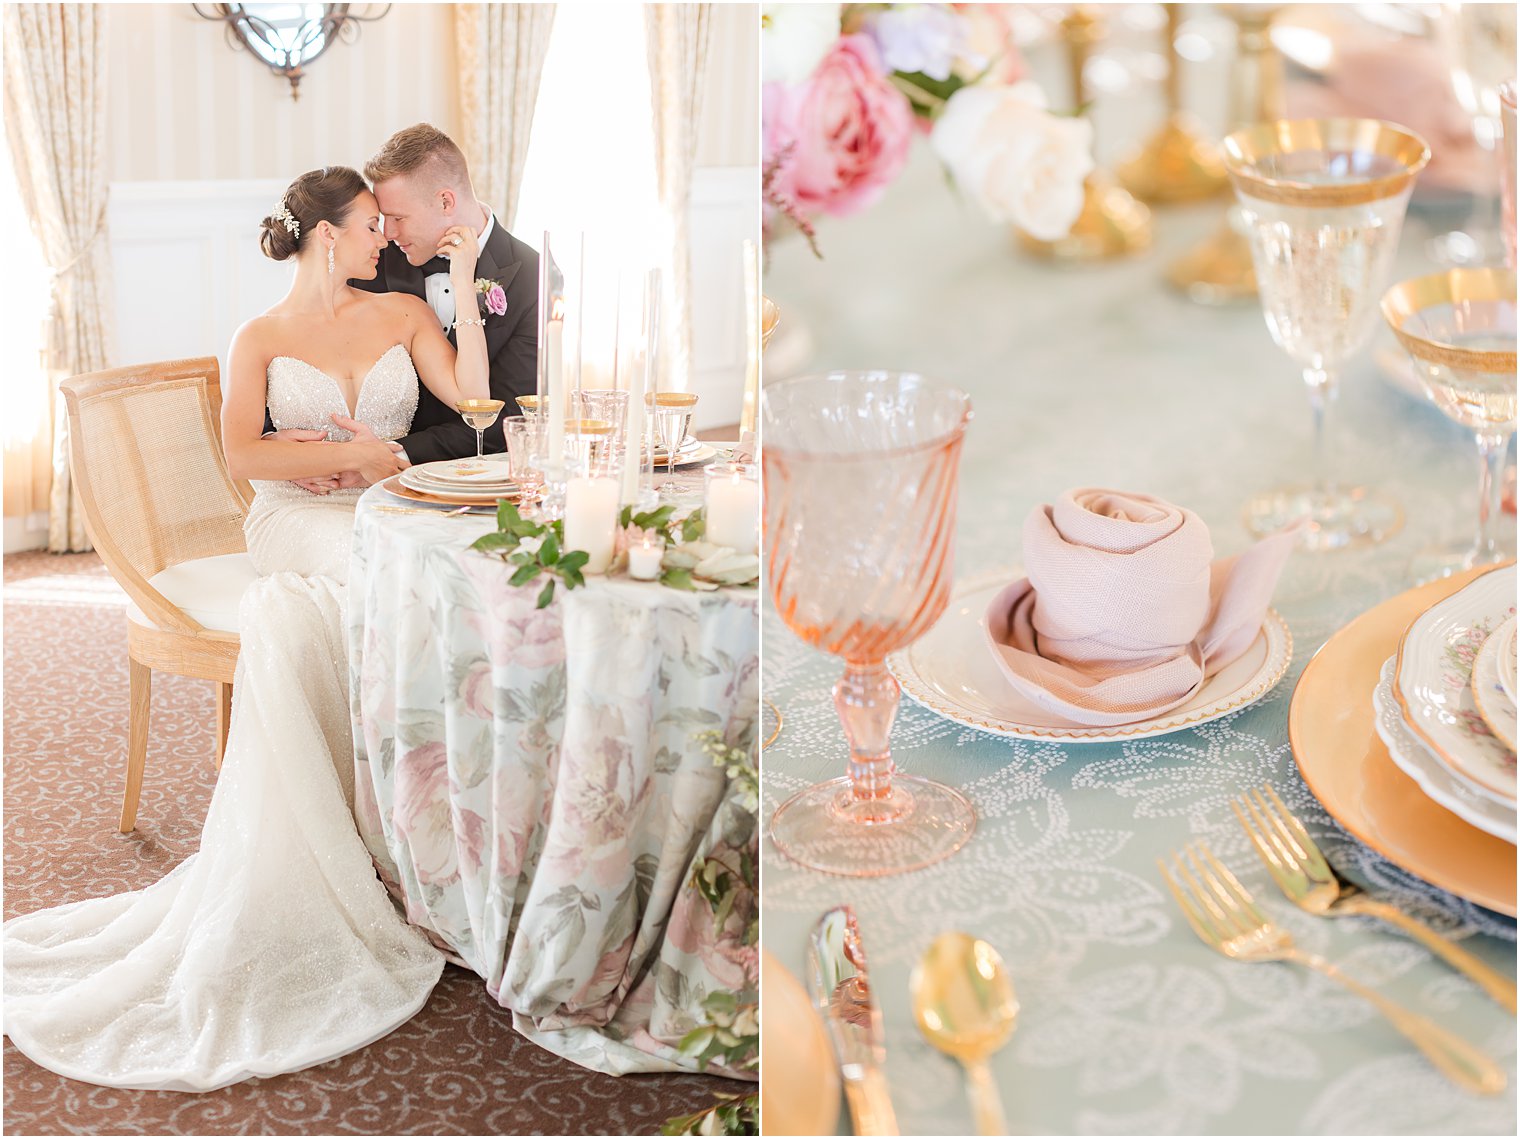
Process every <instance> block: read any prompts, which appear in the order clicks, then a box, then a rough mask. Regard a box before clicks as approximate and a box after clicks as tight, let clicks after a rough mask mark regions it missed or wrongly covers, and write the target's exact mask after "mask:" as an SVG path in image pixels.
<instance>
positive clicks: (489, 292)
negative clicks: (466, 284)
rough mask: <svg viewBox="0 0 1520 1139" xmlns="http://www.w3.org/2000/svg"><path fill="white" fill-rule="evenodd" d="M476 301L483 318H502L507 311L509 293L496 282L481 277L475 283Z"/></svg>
mask: <svg viewBox="0 0 1520 1139" xmlns="http://www.w3.org/2000/svg"><path fill="white" fill-rule="evenodd" d="M475 299H476V300H477V301H478V302H479V303H480V315H481V316H501V315H502V313H504V312H506V311H507V291H506V290H505V289H503V288H502V287H501V285H500V284H499V283H497V282H496V281H492V280H489V279H487V278H485V277H481V278H480V279H479V280H478V281H476V282H475Z"/></svg>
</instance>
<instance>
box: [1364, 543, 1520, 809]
mask: <svg viewBox="0 0 1520 1139" xmlns="http://www.w3.org/2000/svg"><path fill="white" fill-rule="evenodd" d="M1514 615H1515V567H1514V565H1513V564H1510V565H1507V566H1500V567H1497V568H1488V569H1486V570H1484V571H1482V572H1480V573H1478V574H1477V575H1476V576H1474V577H1473V579H1472V581H1470V582H1469V583H1468V584H1467V585H1466V586H1464V587H1463V588H1462V589H1459V590H1457V592H1455V593H1453V594H1452V595H1451V596H1449V597H1445V598H1442V599H1441V600H1440V601H1437V602H1436V603H1435V604H1433V605H1431V607H1430V608H1429V609H1427V610H1426V611H1425V612H1423V613H1421V614H1420V615H1419V616H1418V617H1416V618H1415V619H1414V620H1413V621H1412V622H1410V625H1409V628H1408V629H1407V630H1406V631H1405V633H1404V635H1403V636H1402V637H1401V638H1400V639H1399V645H1398V660H1397V663H1396V664H1395V666H1394V684H1393V692H1394V696H1395V697H1396V698H1397V699H1398V702H1399V706H1400V707H1401V708H1402V709H1403V713H1404V722H1405V723H1406V724H1408V725H1409V728H1410V730H1411V731H1413V732H1414V734H1415V735H1416V736H1418V737H1419V739H1420V741H1421V742H1422V743H1423V744H1424V745H1425V746H1426V747H1427V748H1429V749H1430V751H1431V753H1432V754H1433V755H1435V757H1436V758H1437V759H1439V760H1440V761H1441V763H1442V764H1444V765H1445V766H1446V767H1447V769H1448V770H1450V771H1451V772H1452V773H1453V774H1455V775H1457V776H1458V777H1460V778H1461V779H1462V780H1464V781H1465V782H1466V783H1467V784H1468V785H1469V786H1471V787H1472V788H1473V789H1474V790H1475V791H1477V792H1479V793H1480V794H1483V795H1487V796H1489V797H1490V798H1493V799H1495V800H1497V801H1499V802H1501V803H1504V804H1505V805H1507V806H1509V807H1510V808H1514V806H1515V752H1514V749H1513V748H1512V747H1510V746H1509V745H1508V744H1507V743H1506V742H1505V740H1504V739H1502V738H1501V737H1500V736H1498V735H1496V734H1495V733H1494V732H1493V730H1492V729H1491V728H1490V727H1489V726H1488V724H1487V723H1486V722H1485V720H1484V717H1483V715H1482V713H1481V712H1480V711H1479V708H1478V705H1477V702H1476V700H1475V698H1474V692H1473V664H1474V661H1475V660H1476V659H1477V656H1478V652H1479V650H1480V649H1481V648H1482V645H1483V642H1484V641H1485V640H1486V639H1487V638H1488V636H1489V635H1490V634H1491V633H1494V632H1496V631H1497V630H1498V629H1499V628H1500V627H1501V626H1502V625H1503V624H1504V622H1505V621H1506V620H1508V619H1509V618H1511V617H1513V616H1514Z"/></svg>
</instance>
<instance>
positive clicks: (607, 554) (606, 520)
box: [565, 474, 619, 573]
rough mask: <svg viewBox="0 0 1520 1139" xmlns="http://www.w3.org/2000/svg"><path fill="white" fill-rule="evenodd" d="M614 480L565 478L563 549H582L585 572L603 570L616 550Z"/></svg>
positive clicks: (616, 506) (610, 562)
mask: <svg viewBox="0 0 1520 1139" xmlns="http://www.w3.org/2000/svg"><path fill="white" fill-rule="evenodd" d="M618 490H619V486H618V480H617V479H615V478H609V477H601V476H595V475H584V474H577V475H571V476H570V477H569V478H568V479H567V480H566V481H565V549H566V550H585V551H586V555H587V557H586V565H585V570H584V572H586V573H606V572H607V567H608V566H610V565H611V564H612V555H613V553H614V552H615V551H616V549H617V521H618Z"/></svg>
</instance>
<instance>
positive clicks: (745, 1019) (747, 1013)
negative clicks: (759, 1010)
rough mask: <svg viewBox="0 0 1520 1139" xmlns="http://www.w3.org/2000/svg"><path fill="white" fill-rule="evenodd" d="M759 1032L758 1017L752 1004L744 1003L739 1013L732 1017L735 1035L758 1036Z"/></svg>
mask: <svg viewBox="0 0 1520 1139" xmlns="http://www.w3.org/2000/svg"><path fill="white" fill-rule="evenodd" d="M759 1034H760V1018H759V1017H757V1016H756V1015H755V1006H754V1005H745V1006H744V1007H743V1008H741V1009H740V1010H739V1015H738V1016H736V1017H734V1035H735V1036H758V1035H759Z"/></svg>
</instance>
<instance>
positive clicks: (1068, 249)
mask: <svg viewBox="0 0 1520 1139" xmlns="http://www.w3.org/2000/svg"><path fill="white" fill-rule="evenodd" d="M1061 33H1062V35H1063V37H1064V38H1065V40H1066V47H1067V52H1068V56H1069V60H1070V66H1071V87H1072V105H1073V107H1074V108H1075V109H1078V110H1080V109H1081V108H1083V107H1085V106H1086V105H1087V84H1086V81H1085V79H1084V78H1083V71H1084V69H1085V68H1086V66H1087V57H1088V56H1089V55H1091V54H1092V46H1093V44H1095V43H1097V42H1098V40H1099V39H1101V38H1102V35H1103V24H1102V21H1101V20H1100V19H1099V18H1098V16H1097V15H1096V14H1095V13H1093V12H1091V11H1089V10H1088V9H1087V8H1085V7H1083V6H1082V5H1080V4H1079V5H1074V6H1073V7H1072V10H1071V11H1070V12H1069V13H1068V14H1067V16H1066V18H1065V19H1063V20H1062V21H1061ZM1017 232H1018V237H1019V241H1020V242H1021V243H1022V244H1023V246H1024V248H1026V249H1028V250H1029V251H1030V252H1031V253H1034V254H1036V255H1038V256H1041V257H1049V258H1051V259H1052V260H1055V261H1064V262H1068V263H1080V262H1087V261H1102V260H1106V259H1108V258H1110V257H1121V256H1124V255H1126V254H1130V253H1138V252H1140V250H1142V249H1144V248H1146V247H1147V246H1148V245H1150V243H1151V212H1150V210H1148V209H1146V208H1145V207H1144V206H1143V205H1141V204H1140V203H1139V202H1137V201H1136V200H1135V199H1134V198H1133V197H1132V196H1131V195H1130V194H1129V193H1128V192H1127V191H1126V190H1125V189H1124V188H1123V187H1122V186H1120V185H1119V184H1118V183H1117V182H1116V181H1115V180H1114V178H1113V175H1111V174H1109V173H1108V172H1106V171H1103V170H1094V171H1093V172H1092V173H1091V174H1089V175H1088V176H1087V181H1086V182H1085V183H1084V184H1083V202H1082V212H1081V214H1079V215H1078V217H1077V220H1076V221H1075V222H1074V223H1072V227H1071V232H1069V233H1068V234H1067V235H1066V236H1065V237H1060V238H1057V239H1056V240H1055V241H1042V240H1041V239H1039V238H1036V237H1031V236H1029V234H1027V233H1024V232H1023V231H1022V230H1020V231H1017Z"/></svg>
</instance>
